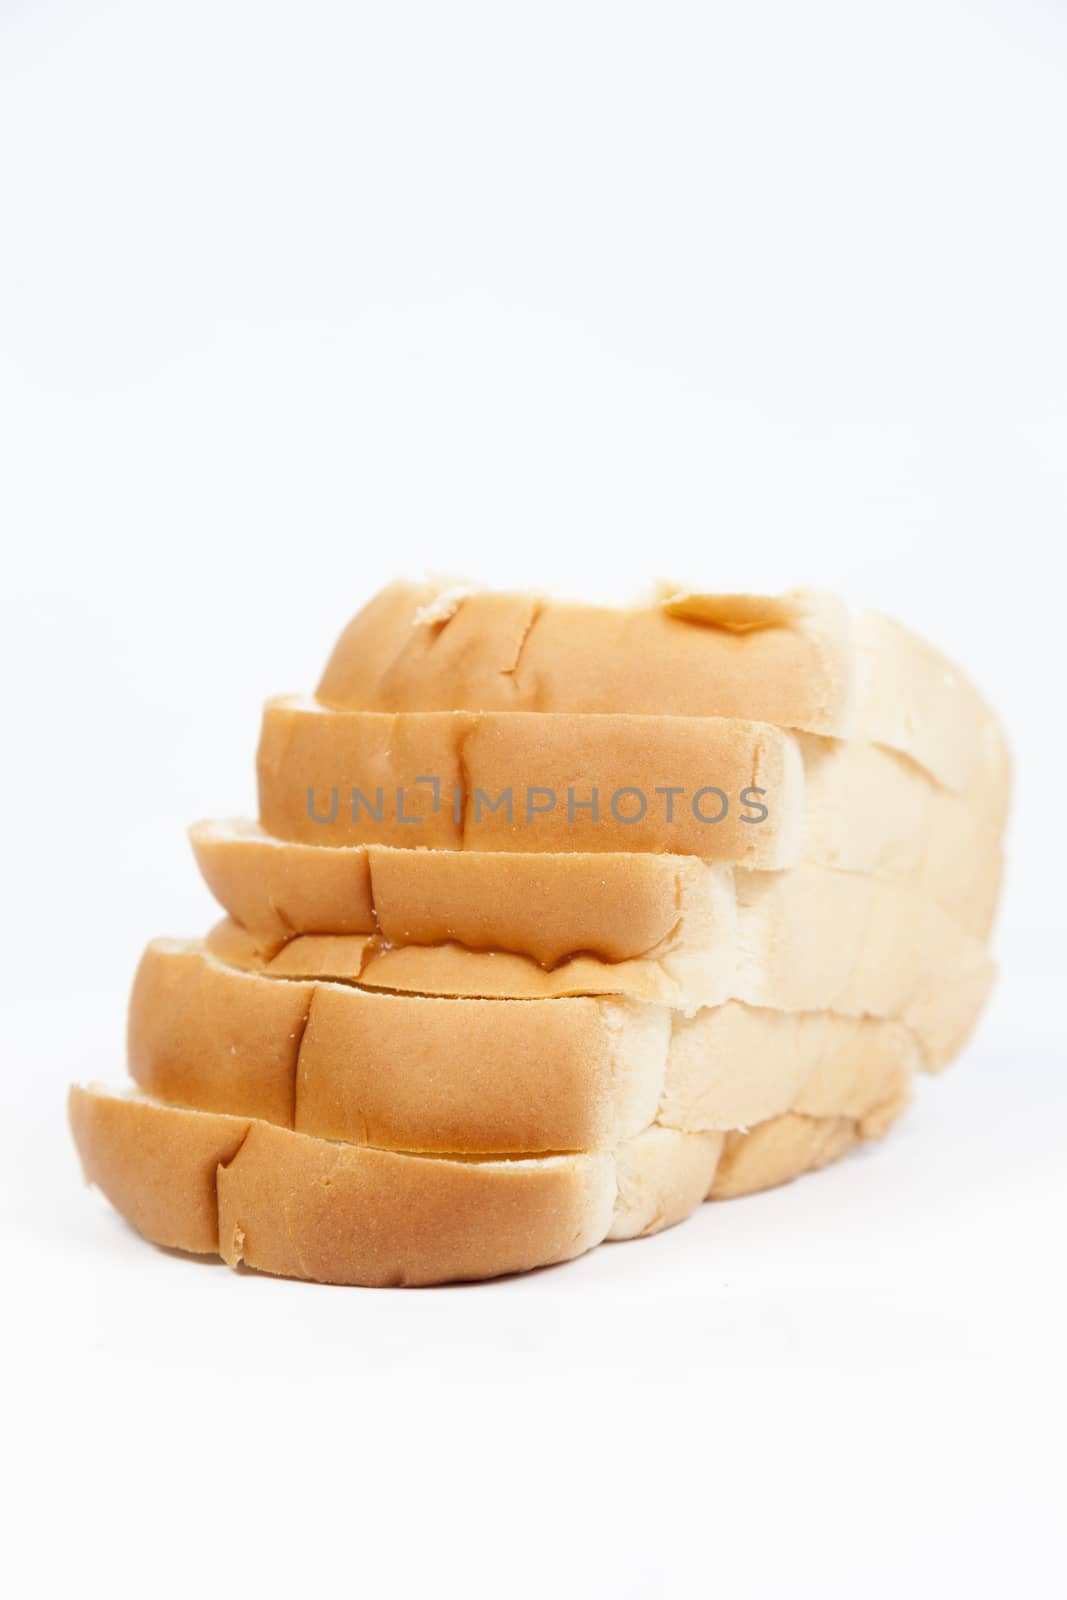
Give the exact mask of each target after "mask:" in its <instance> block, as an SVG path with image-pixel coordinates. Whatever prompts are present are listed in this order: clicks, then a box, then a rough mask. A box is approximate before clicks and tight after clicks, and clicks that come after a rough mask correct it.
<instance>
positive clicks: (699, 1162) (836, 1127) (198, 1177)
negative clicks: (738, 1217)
mask: <svg viewBox="0 0 1067 1600" xmlns="http://www.w3.org/2000/svg"><path fill="white" fill-rule="evenodd" d="M899 1109H900V1106H899V1103H898V1102H895V1103H893V1105H892V1106H891V1107H890V1108H889V1110H888V1111H882V1112H881V1116H880V1121H878V1123H877V1126H875V1125H874V1123H873V1122H871V1120H870V1119H867V1120H864V1119H863V1118H845V1117H841V1118H833V1119H829V1121H828V1122H827V1124H826V1125H825V1126H824V1125H822V1124H820V1123H817V1122H815V1121H814V1120H813V1119H810V1118H798V1117H783V1118H779V1119H777V1125H775V1124H768V1125H767V1126H765V1127H761V1128H758V1129H754V1130H753V1132H752V1133H751V1134H748V1135H745V1136H738V1137H737V1138H734V1136H728V1137H727V1139H726V1141H725V1145H726V1146H727V1147H729V1148H728V1150H727V1152H726V1153H724V1154H723V1156H722V1159H721V1161H720V1158H719V1152H720V1149H722V1148H723V1144H724V1141H723V1140H722V1136H721V1135H718V1134H712V1135H707V1134H683V1133H677V1132H673V1131H671V1130H666V1129H661V1128H650V1129H646V1130H644V1131H643V1132H642V1133H640V1134H638V1135H636V1136H635V1137H634V1138H633V1139H631V1140H629V1141H627V1142H626V1143H625V1144H624V1145H623V1146H622V1147H621V1148H620V1150H619V1151H618V1152H617V1153H616V1154H614V1155H613V1154H611V1153H608V1152H601V1153H596V1154H588V1153H586V1154H575V1155H563V1156H550V1157H542V1158H528V1159H525V1160H511V1161H494V1160H484V1161H479V1160H466V1161H465V1160H462V1159H448V1158H446V1157H441V1156H413V1155H405V1154H396V1153H392V1152H387V1151H381V1150H374V1149H368V1148H365V1147H361V1146H358V1145H345V1144H334V1143H332V1142H331V1141H329V1140H325V1139H316V1138H310V1137H308V1136H306V1135H304V1134H300V1133H294V1132H292V1131H290V1130H287V1129H283V1128H276V1127H273V1126H271V1125H270V1124H268V1123H263V1122H258V1121H255V1120H250V1119H246V1118H240V1117H230V1116H224V1115H220V1114H219V1113H215V1112H207V1111H196V1110H190V1109H188V1108H184V1107H175V1106H168V1105H164V1104H161V1103H160V1102H158V1101H154V1100H150V1099H145V1098H143V1097H136V1096H124V1095H113V1094H109V1093H108V1092H107V1091H104V1090H98V1089H81V1088H74V1089H72V1090H71V1093H70V1121H71V1128H72V1131H73V1133H74V1139H75V1144H76V1145H77V1148H78V1152H79V1155H80V1157H81V1161H82V1166H83V1169H84V1171H85V1176H86V1179H87V1181H88V1182H90V1183H93V1184H95V1185H96V1186H97V1187H98V1188H99V1189H100V1190H101V1191H102V1192H103V1193H104V1194H105V1195H106V1196H107V1198H108V1199H109V1200H110V1201H111V1203H112V1205H113V1206H114V1207H115V1209H116V1210H117V1211H118V1212H119V1213H120V1214H121V1215H122V1216H124V1217H125V1218H126V1219H127V1221H129V1222H130V1223H132V1225H133V1226H134V1227H135V1228H137V1229H138V1231H139V1232H140V1233H142V1234H143V1235H144V1236H145V1237H146V1238H148V1239H151V1240H153V1241H154V1242H155V1243H157V1244H164V1245H168V1246H170V1247H172V1248H175V1249H181V1250H190V1251H196V1252H200V1253H209V1252H212V1251H215V1250H217V1251H218V1253H219V1254H221V1255H222V1257H223V1259H224V1260H226V1261H227V1262H229V1264H230V1265H231V1266H236V1265H238V1264H239V1263H241V1262H243V1263H245V1264H246V1265H247V1266H250V1267H254V1268H257V1269H259V1270H261V1271H264V1272H272V1273H277V1274H280V1275H281V1276H285V1277H294V1278H305V1279H313V1280H316V1281H319V1282H323V1283H347V1284H365V1285H368V1286H382V1285H390V1284H396V1285H400V1284H430V1283H444V1282H450V1281H455V1280H461V1279H478V1278H491V1277H497V1276H500V1275H501V1274H503V1273H508V1272H522V1271H527V1270H529V1269H530V1268H533V1267H537V1266H544V1265H549V1264H550V1263H553V1262H558V1261H565V1260H569V1259H571V1258H572V1257H574V1256H577V1255H580V1254H581V1253H582V1252H583V1251H585V1250H588V1249H590V1248H591V1247H592V1246H593V1245H595V1244H597V1243H599V1242H600V1241H601V1240H603V1239H604V1238H606V1237H612V1238H634V1237H638V1236H640V1235H643V1234H647V1233H650V1232H656V1231H658V1230H659V1229H660V1228H664V1227H670V1226H671V1225H673V1224H674V1223H675V1222H679V1221H681V1220H682V1219H683V1217H685V1216H687V1215H688V1214H689V1212H690V1211H691V1210H693V1209H694V1208H695V1207H696V1206H697V1205H698V1204H699V1203H700V1200H701V1199H702V1198H703V1196H704V1195H705V1194H707V1195H708V1197H709V1198H712V1199H714V1198H720V1197H725V1196H726V1195H727V1194H732V1193H739V1192H746V1193H747V1192H751V1191H752V1190H753V1189H754V1188H758V1187H766V1186H768V1185H770V1184H774V1183H782V1182H784V1181H786V1179H787V1178H789V1177H791V1176H796V1175H799V1174H800V1173H801V1172H805V1171H809V1170H811V1168H812V1167H814V1166H816V1165H823V1164H825V1162H826V1161H827V1160H832V1159H835V1158H836V1157H837V1156H838V1155H841V1154H844V1153H845V1151H846V1150H847V1149H848V1148H851V1146H852V1144H853V1143H855V1142H856V1141H857V1140H858V1139H860V1138H863V1137H871V1136H880V1135H881V1133H882V1132H884V1125H885V1124H886V1123H887V1122H888V1121H889V1120H891V1119H892V1117H893V1116H895V1115H896V1114H897V1112H898V1111H899ZM731 1141H732V1142H731ZM717 1164H718V1165H719V1167H720V1170H723V1167H724V1164H725V1173H724V1176H723V1178H722V1181H721V1182H720V1181H719V1180H718V1179H715V1178H714V1177H713V1174H714V1172H715V1169H716V1165H717ZM741 1184H743V1186H744V1187H743V1189H742V1188H741V1187H739V1185H741Z"/></svg>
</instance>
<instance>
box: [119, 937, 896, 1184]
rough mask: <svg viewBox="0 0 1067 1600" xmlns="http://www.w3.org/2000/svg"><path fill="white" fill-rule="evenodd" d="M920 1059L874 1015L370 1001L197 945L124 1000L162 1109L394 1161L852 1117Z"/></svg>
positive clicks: (158, 947)
mask: <svg viewBox="0 0 1067 1600" xmlns="http://www.w3.org/2000/svg"><path fill="white" fill-rule="evenodd" d="M918 1059H919V1058H918V1053H917V1049H916V1044H915V1040H914V1038H913V1036H912V1035H911V1033H910V1032H909V1030H908V1029H907V1028H905V1027H903V1026H901V1025H900V1024H899V1023H895V1022H888V1021H879V1020H876V1019H873V1018H849V1017H840V1016H835V1015H834V1014H832V1013H804V1014H798V1013H781V1012H773V1011H768V1010H762V1009H758V1008H755V1007H749V1006H744V1005H740V1004H738V1003H731V1004H727V1005H723V1006H718V1007H709V1008H706V1009H704V1010H702V1011H700V1012H698V1013H697V1014H696V1015H695V1016H693V1017H688V1018H687V1017H684V1016H681V1015H679V1014H678V1013H672V1012H670V1011H668V1010H667V1009H666V1008H665V1007H662V1006H652V1005H642V1004H640V1003H638V1002H635V1001H633V1000H616V999H613V998H610V997H607V996H599V997H596V998H578V999H566V1000H540V999H532V1000H521V1001H519V1000H516V1001H509V1000H477V999H475V1000H470V999H442V998H436V997H428V996H412V995H397V994H389V993H376V992H374V991H369V990H363V989H358V988H354V987H352V986H350V985H345V984H336V983H321V982H319V983H310V982H288V981H285V980H281V979H277V978H265V977H258V976H255V975H252V974H248V973H244V972H241V971H238V970H235V969H234V968H232V967H229V966H226V965H224V964H223V963H221V962H219V961H217V960H215V959H214V958H213V957H212V956H211V955H209V954H207V953H206V952H205V950H204V948H203V946H202V945H201V944H200V943H199V942H195V941H189V942H187V943H184V944H183V943H180V942H177V941H168V940H157V941H155V942H154V943H153V944H151V945H149V947H148V949H147V950H146V952H145V954H144V956H143V958H142V961H141V965H140V967H139V969H138V972H137V976H136V978H135V980H134V986H133V994H132V996H131V1001H130V1024H129V1064H130V1072H131V1075H132V1076H133V1078H134V1080H135V1081H136V1082H137V1084H138V1085H139V1086H140V1087H141V1088H142V1089H143V1090H144V1091H146V1092H147V1093H149V1094H151V1095H152V1096H154V1097H155V1098H157V1099H160V1100H167V1101H170V1102H173V1103H176V1104H180V1105H185V1106H200V1107H202V1108H203V1109H205V1110H209V1111H224V1112H230V1113H234V1114H239V1115H245V1116H253V1117H257V1118H260V1119H262V1120H264V1121H268V1122H275V1123H278V1124H279V1125H281V1126H283V1127H290V1128H295V1129H297V1130H298V1131H301V1132H304V1133H309V1134H316V1135H318V1136H320V1137H325V1138H331V1139H341V1140H347V1141H349V1142H351V1143H355V1144H369V1145H376V1146H380V1147H382V1148H384V1149H393V1150H418V1151H434V1152H439V1153H449V1154H454V1153H456V1152H464V1153H468V1154H478V1155H490V1154H510V1155H516V1154H517V1155H522V1154H531V1153H540V1152H544V1151H560V1150H595V1149H612V1148H614V1147H616V1146H617V1145H619V1144H621V1143H622V1142H624V1141H625V1140H626V1139H627V1138H629V1137H631V1136H632V1135H634V1134H635V1133H637V1132H639V1131H640V1129H642V1128H643V1127H645V1126H647V1125H648V1124H649V1123H651V1122H652V1121H653V1120H658V1121H660V1122H661V1123H664V1124H665V1125H668V1126H671V1127H674V1128H677V1129H680V1130H681V1131H684V1132H718V1131H725V1130H727V1129H735V1128H743V1127H748V1126H750V1125H751V1124H752V1123H754V1122H759V1121H763V1120H765V1119H766V1118H768V1117H771V1116H774V1115H776V1114H778V1113H780V1112H784V1111H788V1110H795V1111H799V1112H804V1113H806V1114H809V1115H813V1116H823V1115H832V1114H838V1113H848V1114H851V1113H852V1112H854V1111H856V1110H863V1109H865V1108H866V1106H867V1105H868V1104H869V1102H870V1097H871V1093H872V1085H873V1086H875V1089H876V1090H878V1092H879V1093H880V1087H881V1086H884V1085H885V1084H886V1083H888V1082H890V1081H893V1082H895V1081H896V1080H897V1079H898V1078H899V1076H900V1075H901V1074H904V1076H906V1077H908V1078H910V1076H911V1074H912V1072H913V1071H914V1069H915V1068H916V1066H917V1065H918Z"/></svg>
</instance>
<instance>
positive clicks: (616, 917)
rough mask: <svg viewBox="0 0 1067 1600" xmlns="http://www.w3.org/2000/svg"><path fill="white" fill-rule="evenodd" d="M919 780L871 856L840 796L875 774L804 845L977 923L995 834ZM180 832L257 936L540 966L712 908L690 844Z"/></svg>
mask: <svg viewBox="0 0 1067 1600" xmlns="http://www.w3.org/2000/svg"><path fill="white" fill-rule="evenodd" d="M812 743H815V741H812ZM859 765H860V764H859V762H856V763H855V764H854V767H853V770H856V769H858V767H859ZM807 766H808V769H809V771H810V768H811V761H810V760H809V761H808V763H807ZM904 770H907V769H904ZM813 788H815V789H816V793H817V785H816V784H813V782H812V781H811V780H810V779H809V781H808V789H809V791H811V790H812V789H813ZM919 788H920V790H921V791H925V801H926V804H925V805H923V804H922V798H923V797H922V795H920V796H919V797H918V799H919V804H918V807H917V809H918V811H919V813H920V814H919V815H917V816H915V817H914V819H913V820H914V830H913V832H912V833H911V835H910V838H909V839H908V841H907V842H906V843H902V844H901V846H900V847H899V848H897V849H892V850H889V849H886V850H884V851H883V852H881V853H879V852H877V851H875V850H873V849H872V850H870V851H869V852H867V854H866V855H865V856H863V855H861V853H860V850H859V846H858V844H857V840H856V830H855V829H852V830H851V838H850V837H849V833H850V830H849V829H848V826H847V823H846V822H845V821H844V812H846V811H849V812H853V813H855V812H856V811H859V812H860V814H861V815H862V814H864V813H863V808H864V807H865V806H867V805H868V804H869V798H870V795H871V794H872V793H874V794H876V795H877V794H878V792H879V786H878V774H877V773H874V774H872V781H871V782H870V783H864V784H863V785H862V790H861V792H859V793H857V795H856V796H855V799H854V800H853V801H851V802H849V801H845V802H843V804H842V807H841V810H840V811H839V813H838V825H837V835H838V836H837V837H834V834H833V832H832V831H831V824H830V816H831V812H830V811H829V810H828V809H826V808H825V807H824V806H823V805H821V804H817V805H816V807H815V809H814V812H811V813H809V817H808V822H807V826H806V829H805V833H806V838H805V845H804V849H803V855H804V858H805V861H806V862H807V863H809V864H814V865H819V866H840V865H841V863H842V861H844V862H846V863H847V862H849V861H852V862H856V861H857V859H858V860H859V863H860V864H859V866H858V868H857V869H856V870H861V871H866V872H868V873H870V874H871V875H872V876H876V877H884V878H885V879H887V880H888V881H892V882H894V883H899V884H901V885H904V886H907V887H911V888H914V889H915V890H916V891H918V892H919V893H921V894H924V895H927V896H928V897H929V898H930V899H932V900H934V901H936V902H937V903H938V904H939V905H941V906H942V907H944V909H945V910H946V911H947V912H948V913H949V915H950V916H952V917H953V918H954V919H955V920H956V921H957V922H958V923H959V924H960V926H961V927H962V928H964V929H966V931H967V932H968V933H972V934H974V935H975V936H976V937H977V938H979V939H985V938H986V937H988V934H989V931H990V928H991V927H992V923H993V918H994V915H995V911H996V904H997V898H998V894H999V889H1000V879H1001V870H1002V857H1001V850H1000V843H999V839H998V837H997V835H996V833H995V831H994V830H993V829H992V828H991V827H990V826H989V825H988V824H987V823H985V822H984V821H983V820H982V819H981V818H980V817H978V816H977V815H976V814H975V813H974V812H972V811H971V810H970V808H969V807H967V806H965V805H963V804H962V803H961V802H960V801H958V800H957V799H956V798H955V796H953V795H950V794H948V793H947V792H946V791H945V790H943V789H938V788H936V787H935V786H933V785H930V784H928V783H925V782H920V785H919ZM913 794H914V790H913ZM896 797H897V799H898V800H899V798H900V796H899V791H897V796H896ZM898 815H899V810H898ZM841 835H844V839H842V838H841ZM189 837H190V841H191V843H192V847H193V852H194V854H195V856H196V860H197V864H198V866H199V868H200V871H201V873H202V874H203V877H204V880H205V882H206V883H207V886H208V888H209V889H210V890H211V892H212V894H213V895H214V896H215V898H216V900H218V902H219V904H220V905H221V906H222V907H223V909H224V910H226V911H227V912H229V914H230V916H232V917H233V918H234V919H235V921H237V922H238V923H239V924H240V925H241V926H242V927H243V928H244V929H245V930H246V931H247V932H248V933H249V934H250V935H251V937H252V938H253V939H254V940H255V943H256V947H257V948H258V949H260V950H269V949H271V948H272V947H273V948H274V949H277V948H278V947H279V946H280V945H281V944H282V943H283V942H284V941H285V940H286V939H289V938H291V937H292V936H293V935H294V934H307V933H315V934H352V933H367V934H371V933H375V934H381V936H382V937H383V938H384V939H385V940H387V941H388V942H389V943H390V944H398V945H399V944H443V943H446V942H455V943H458V944H462V945H465V946H466V947H467V948H468V949H474V950H477V949H482V950H512V951H514V952H516V953H517V954H521V955H528V956H531V957H532V958H533V959H534V960H535V961H537V962H539V963H540V964H541V965H542V966H545V967H552V966H556V965H558V964H559V963H560V962H561V961H564V960H566V959H567V958H568V957H570V956H572V955H574V954H575V952H576V951H579V950H581V951H585V952H588V953H589V954H591V955H594V956H597V957H598V958H599V959H601V960H604V961H627V960H634V959H639V958H643V957H645V956H647V955H650V954H655V953H658V952H660V951H661V950H662V949H663V948H664V946H665V945H667V944H668V943H669V942H670V941H671V939H672V937H673V934H674V930H675V929H676V926H677V925H678V924H679V923H680V922H689V923H690V924H691V923H692V920H693V918H694V917H697V918H700V917H704V916H706V915H707V914H708V906H709V902H710V900H711V898H712V895H713V877H712V869H713V866H714V864H713V863H710V862H704V861H700V860H698V859H696V858H695V857H692V856H676V855H670V854H659V855H653V854H650V853H626V854H623V853H603V854H601V853H589V852H574V853H565V852H558V853H555V854H545V853H543V852H537V851H534V852H518V851H515V852H512V851H503V850H499V851H487V850H477V849H466V850H419V849H397V848H394V847H391V846H388V845H337V846H331V845H328V844H318V845H316V844H303V843H299V842H296V841H293V840H285V839H277V838H275V837H274V836H273V835H271V834H269V833H267V832H266V831H265V830H264V829H263V828H261V827H260V826H259V825H258V823H255V822H245V821H242V820H240V819H236V820H226V821H208V822H198V823H196V824H195V825H194V826H193V827H192V828H191V829H190V830H189Z"/></svg>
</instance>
